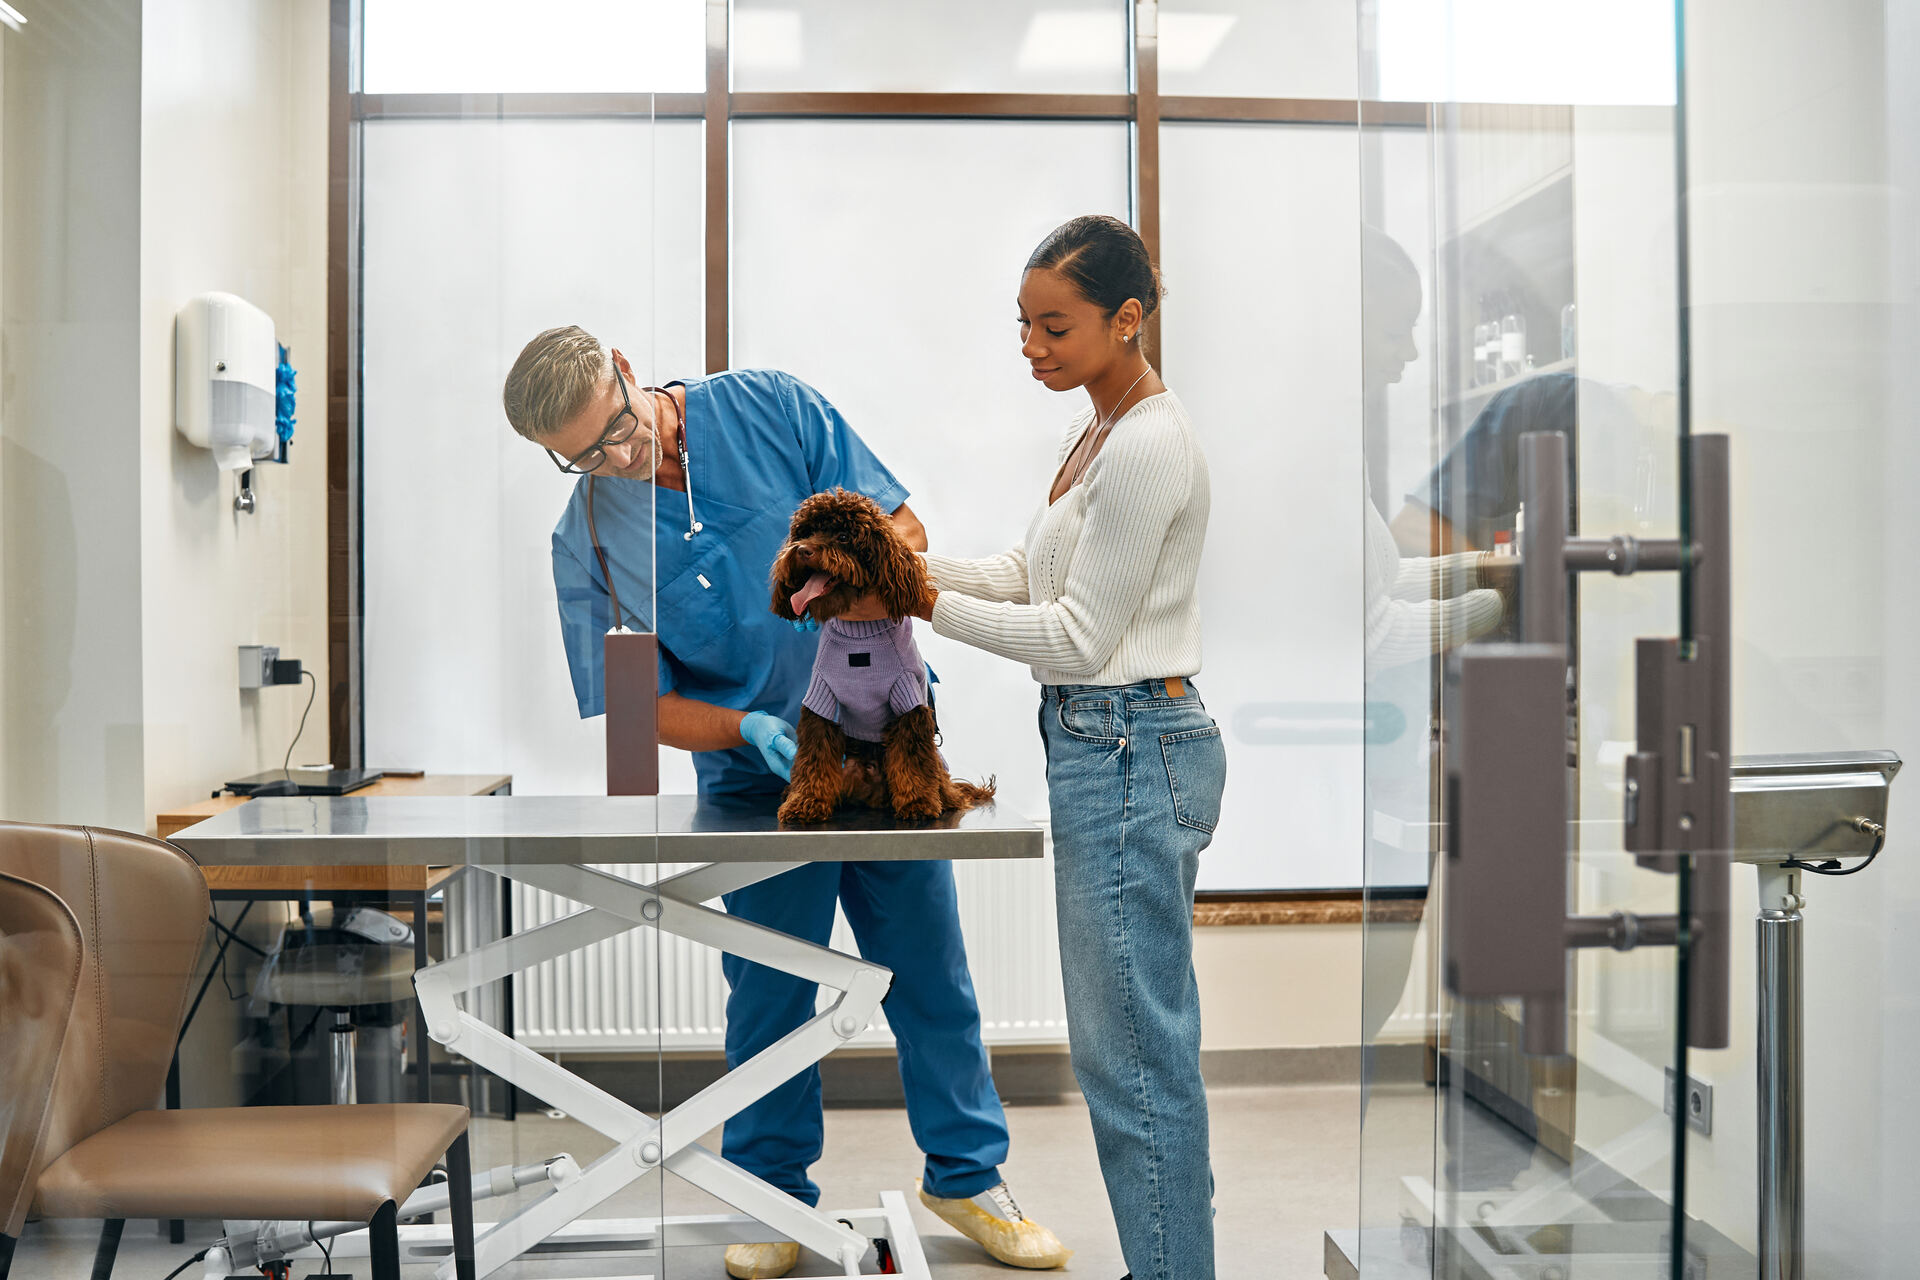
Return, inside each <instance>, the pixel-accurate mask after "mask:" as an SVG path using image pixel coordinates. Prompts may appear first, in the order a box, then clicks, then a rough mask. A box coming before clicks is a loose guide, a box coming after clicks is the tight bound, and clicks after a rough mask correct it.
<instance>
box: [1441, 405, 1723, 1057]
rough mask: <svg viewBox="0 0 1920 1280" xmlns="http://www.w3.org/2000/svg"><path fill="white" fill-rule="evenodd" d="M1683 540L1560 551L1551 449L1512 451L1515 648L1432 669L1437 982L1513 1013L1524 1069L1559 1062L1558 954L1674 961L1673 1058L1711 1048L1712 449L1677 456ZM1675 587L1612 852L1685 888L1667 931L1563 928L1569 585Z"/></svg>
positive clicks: (1718, 828)
mask: <svg viewBox="0 0 1920 1280" xmlns="http://www.w3.org/2000/svg"><path fill="white" fill-rule="evenodd" d="M1687 447H1688V451H1689V452H1688V462H1689V464H1690V465H1689V472H1690V493H1689V496H1690V499H1691V502H1692V526H1693V534H1694V537H1693V539H1692V540H1691V542H1690V543H1689V544H1687V545H1684V546H1683V545H1682V543H1681V542H1679V541H1677V540H1667V541H1639V540H1636V539H1633V538H1630V537H1626V536H1620V537H1613V538H1604V539H1596V538H1574V537H1569V536H1568V524H1569V520H1568V511H1569V507H1568V501H1567V440H1566V437H1565V436H1564V435H1563V434H1561V433H1559V432H1532V433H1529V434H1526V435H1523V436H1521V437H1520V485H1521V493H1522V494H1523V495H1524V498H1525V502H1526V507H1527V525H1526V529H1525V530H1524V532H1523V533H1522V535H1521V549H1520V554H1521V557H1522V560H1521V566H1520V582H1521V612H1520V622H1521V631H1520V635H1521V641H1522V642H1521V643H1519V644H1474V645H1468V646H1466V647H1464V648H1463V649H1461V650H1460V651H1459V653H1458V655H1457V656H1456V657H1455V659H1454V660H1453V661H1452V662H1451V663H1450V665H1449V672H1448V700H1449V705H1450V711H1451V719H1452V722H1453V724H1454V727H1455V733H1456V742H1455V744H1454V749H1453V751H1452V753H1451V755H1450V757H1449V764H1448V789H1447V825H1448V833H1449V834H1448V842H1447V865H1448V874H1449V876H1450V877H1451V881H1450V885H1451V890H1452V892H1451V895H1450V897H1451V901H1450V903H1449V908H1448V911H1447V915H1446V919H1447V934H1448V936H1447V956H1448V961H1447V968H1446V973H1447V981H1448V985H1449V987H1450V988H1451V989H1452V990H1454V991H1455V992H1456V993H1457V994H1460V995H1464V996H1469V997H1514V996H1517V997H1520V998H1521V999H1522V1000H1523V1001H1524V1002H1525V1006H1526V1008H1525V1027H1526V1048H1527V1051H1528V1052H1530V1053H1564V1052H1565V1051H1566V992H1567V954H1566V953H1567V951H1568V949H1570V948H1575V947H1583V946H1612V947H1615V948H1616V949H1620V950H1626V949H1628V948H1631V947H1636V946H1655V945H1685V946H1686V947H1687V948H1688V950H1687V953H1686V954H1687V959H1688V962H1689V966H1688V984H1689V985H1688V994H1687V1012H1688V1043H1689V1044H1691V1045H1692V1046H1693V1047H1694V1048H1700V1049H1715V1048H1724V1047H1725V1046H1726V1044H1727V1036H1728V1027H1727V981H1728V955H1729V952H1728V941H1729V920H1728V910H1727V892H1728V850H1729V846H1730V845H1731V843H1732V830H1733V827H1732V809H1731V797H1730V791H1729V779H1728V764H1727V762H1728V758H1729V744H1730V741H1731V714H1730V696H1731V685H1730V672H1729V662H1728V655H1729V653H1730V647H1731V646H1730V626H1731V617H1732V609H1731V575H1730V574H1729V571H1728V552H1729V548H1730V546H1731V529H1730V523H1729V519H1728V506H1727V438H1726V437H1725V436H1694V437H1692V438H1691V439H1690V440H1689V441H1688V442H1687ZM1682 568H1686V569H1690V570H1691V580H1690V583H1689V588H1688V589H1687V590H1685V591H1683V592H1682V603H1683V607H1684V608H1685V609H1686V610H1687V616H1688V621H1689V624H1690V625H1689V626H1688V628H1687V639H1686V640H1685V641H1682V640H1680V639H1673V638H1663V639H1643V640H1641V641H1639V643H1638V645H1637V648H1636V653H1635V666H1636V674H1637V682H1638V683H1637V711H1636V716H1637V721H1638V731H1637V735H1638V741H1637V743H1636V746H1637V748H1638V749H1637V750H1636V752H1635V754H1634V755H1632V756H1631V757H1629V758H1628V760H1627V766H1626V780H1625V791H1626V798H1625V814H1624V816H1625V819H1626V832H1627V837H1626V845H1627V848H1628V849H1629V850H1630V851H1632V852H1633V853H1634V854H1635V855H1636V860H1637V861H1638V862H1639V863H1640V864H1641V865H1642V866H1646V867H1650V868H1653V869H1656V870H1663V871H1679V870H1680V869H1682V867H1683V866H1684V867H1685V868H1686V869H1687V871H1688V874H1689V879H1688V881H1687V882H1686V884H1687V888H1688V889H1689V890H1690V892H1688V893H1684V894H1683V895H1682V897H1683V899H1687V901H1684V902H1683V904H1682V907H1683V910H1682V911H1681V912H1679V913H1676V914H1675V915H1673V916H1664V917H1660V916H1656V917H1643V918H1636V917H1633V916H1631V915H1628V914H1626V913H1619V912H1616V913H1615V914H1614V915H1613V916H1612V917H1598V916H1596V917H1580V916H1569V915H1568V913H1567V901H1566V884H1567V867H1566V857H1567V829H1568V828H1567V812H1568V780H1567V774H1566V758H1567V751H1568V745H1567V729H1566V724H1567V720H1566V716H1567V683H1566V668H1567V663H1568V648H1567V640H1568V628H1569V625H1570V617H1569V609H1568V602H1569V599H1570V593H1569V590H1568V574H1570V573H1578V572H1608V573H1614V574H1621V575H1625V574H1630V573H1642V572H1650V571H1673V570H1679V569H1682Z"/></svg>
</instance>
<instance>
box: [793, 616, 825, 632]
mask: <svg viewBox="0 0 1920 1280" xmlns="http://www.w3.org/2000/svg"><path fill="white" fill-rule="evenodd" d="M793 629H794V630H795V631H818V630H819V629H820V623H819V622H818V621H816V620H815V618H814V616H813V615H812V614H810V613H803V614H801V615H800V616H799V617H797V618H795V619H794V620H793Z"/></svg>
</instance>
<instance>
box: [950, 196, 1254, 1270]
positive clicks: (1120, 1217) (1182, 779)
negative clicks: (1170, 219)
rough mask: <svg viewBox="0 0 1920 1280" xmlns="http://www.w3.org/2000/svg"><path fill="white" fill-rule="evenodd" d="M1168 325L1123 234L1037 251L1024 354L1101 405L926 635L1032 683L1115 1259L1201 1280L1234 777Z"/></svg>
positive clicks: (1076, 236) (1192, 453)
mask: <svg viewBox="0 0 1920 1280" xmlns="http://www.w3.org/2000/svg"><path fill="white" fill-rule="evenodd" d="M1159 301H1160V285H1159V280H1158V278H1157V276H1156V274H1155V272H1154V269H1153V264H1152V263H1151V262H1150V261H1149V260H1148V257H1147V250H1146V246H1145V245H1144V244H1143V243H1141V240H1140V237H1139V236H1138V235H1136V234H1135V233H1134V231H1133V229H1132V228H1131V227H1129V226H1127V225H1126V224H1125V223H1124V222H1121V221H1119V220H1117V219H1114V218H1107V217H1082V218H1075V219H1074V220H1073V221H1071V222H1069V223H1067V224H1066V225H1065V226H1063V227H1061V228H1059V229H1058V230H1056V231H1055V232H1054V233H1053V234H1052V235H1050V236H1048V237H1047V238H1046V239H1045V240H1044V241H1042V242H1041V244H1040V247H1039V248H1038V249H1036V250H1034V252H1033V256H1032V257H1031V258H1029V259H1028V261H1027V266H1026V271H1025V274H1024V275H1023V277H1022V279H1021V282H1020V335H1021V338H1022V346H1021V354H1023V355H1024V356H1026V358H1027V361H1028V363H1030V364H1031V365H1032V366H1033V376H1034V378H1035V379H1036V380H1037V381H1039V382H1040V383H1042V384H1043V385H1044V386H1046V387H1047V388H1048V389H1049V390H1052V391H1072V390H1074V389H1076V388H1084V389H1085V390H1086V392H1087V397H1088V399H1089V401H1091V403H1090V404H1089V405H1088V407H1087V408H1086V409H1084V410H1082V411H1081V412H1080V414H1079V415H1078V416H1076V417H1075V419H1074V421H1073V425H1072V427H1071V429H1070V430H1069V431H1068V432H1067V435H1066V438H1065V440H1064V441H1063V442H1062V443H1061V447H1060V464H1059V468H1058V470H1057V471H1056V472H1055V474H1054V477H1053V480H1052V484H1051V487H1050V489H1049V491H1048V493H1047V496H1046V501H1045V502H1043V503H1041V504H1040V508H1039V510H1038V511H1037V512H1036V513H1035V514H1034V517H1033V521H1032V523H1031V524H1029V525H1028V527H1027V535H1026V539H1025V541H1024V542H1022V543H1021V545H1019V546H1017V547H1015V548H1014V549H1013V550H1011V551H1009V552H1007V553H1006V554H1005V555H1001V556H994V557H992V558H990V559H985V560H954V559H949V558H947V557H944V556H936V555H929V556H928V557H927V565H928V568H929V569H930V570H931V572H932V577H933V583H934V586H935V587H936V588H937V589H938V594H937V595H936V596H935V598H934V600H933V601H932V604H931V607H930V608H929V609H928V610H927V612H926V613H925V614H923V616H924V617H926V618H928V620H929V621H931V622H932V623H933V628H934V630H935V631H937V632H939V633H940V634H941V635H944V636H951V637H952V638H954V639H956V640H961V641H964V642H966V643H968V644H971V645H975V646H977V647H979V648H982V649H986V650H988V651H990V652H993V653H997V654H1000V655H1002V656H1004V657H1008V658H1012V659H1015V660H1017V661H1021V662H1026V663H1028V664H1030V665H1031V666H1032V668H1033V674H1034V678H1035V679H1036V680H1038V681H1039V682H1040V685H1041V697H1040V734H1041V738H1042V740H1043V742H1044V743H1045V746H1046V751H1047V787H1048V791H1049V794H1050V798H1051V807H1052V810H1053V857H1054V876H1055V881H1056V884H1057V889H1058V892H1057V899H1058V911H1059V920H1060V962H1061V966H1060V967H1061V971H1062V974H1063V976H1064V978H1065V981H1066V995H1067V1019H1068V1029H1069V1035H1070V1038H1071V1040H1072V1045H1073V1067H1074V1074H1075V1075H1076V1076H1077V1077H1078V1078H1079V1081H1080V1088H1081V1091H1082V1092H1083V1093H1084V1094H1085V1095H1086V1099H1087V1105H1088V1108H1089V1110H1090V1111H1091V1113H1092V1116H1093V1131H1094V1140H1095V1142H1096V1144H1097V1146H1098V1148H1099V1152H1100V1167H1101V1172H1102V1173H1103V1175H1104V1176H1105V1178H1106V1183H1107V1197H1108V1200H1109V1202H1110V1203H1111V1204H1112V1207H1113V1216H1114V1221H1115V1222H1116V1223H1117V1225H1118V1227H1119V1231H1120V1243H1121V1248H1122V1250H1123V1251H1124V1252H1125V1254H1126V1260H1127V1266H1128V1267H1129V1268H1131V1274H1132V1275H1133V1276H1134V1277H1136V1278H1137V1280H1149V1278H1151V1280H1173V1278H1174V1277H1176V1276H1177V1277H1178V1278H1179V1280H1207V1278H1209V1277H1211V1276H1212V1275H1213V1216H1212V1213H1213V1211H1212V1197H1213V1186H1212V1174H1211V1171H1210V1167H1209V1165H1208V1159H1207V1099H1206V1093H1205V1090H1204V1089H1203V1088H1202V1085H1201V1081H1200V1000H1199V990H1198V986H1197V984H1196V982H1195V980H1194V974H1193V884H1194V877H1195V875H1196V874H1197V872H1198V869H1199V861H1200V851H1201V850H1202V849H1205V848H1206V847H1207V845H1208V843H1209V842H1210V841H1211V840H1212V838H1213V828H1214V826H1215V824H1216V823H1217V822H1218V821H1219V818H1220V793H1221V789H1222V787H1223V786H1224V785H1225V782H1226V770H1227V760H1226V750H1225V747H1224V745H1223V744H1222V742H1221V738H1220V729H1219V726H1218V725H1216V724H1215V723H1214V721H1213V719H1212V718H1211V717H1210V716H1208V714H1207V710H1206V707H1205V706H1204V705H1202V703H1201V701H1200V694H1199V691H1198V690H1197V689H1195V688H1194V686H1193V684H1192V678H1193V676H1194V674H1195V673H1196V672H1198V671H1199V670H1200V603H1199V600H1198V599H1197V598H1196V593H1195V580H1196V578H1197V576H1198V573H1199V568H1200V548H1201V544H1202V542H1203V541H1204V540H1205V537H1206V531H1207V510H1208V483H1207V463H1206V459H1205V458H1204V457H1203V456H1202V455H1201V452H1200V443H1199V441H1198V439H1197V438H1196V437H1195V434H1194V430H1193V424H1192V423H1191V422H1189V421H1188V419H1187V412H1186V409H1185V408H1183V407H1182V406H1181V404H1180V401H1179V400H1178V399H1177V398H1176V397H1175V396H1174V394H1173V393H1172V392H1171V391H1168V390H1167V389H1166V387H1165V386H1164V385H1163V384H1162V383H1161V381H1160V378H1159V376H1158V375H1156V374H1155V373H1154V371H1153V368H1152V366H1150V365H1149V364H1148V363H1147V360H1146V357H1145V355H1144V354H1142V352H1141V350H1140V342H1141V339H1140V332H1141V326H1142V325H1143V324H1144V323H1145V322H1146V320H1147V317H1148V316H1150V315H1152V314H1153V311H1154V308H1155V307H1156V306H1157V305H1158V304H1159Z"/></svg>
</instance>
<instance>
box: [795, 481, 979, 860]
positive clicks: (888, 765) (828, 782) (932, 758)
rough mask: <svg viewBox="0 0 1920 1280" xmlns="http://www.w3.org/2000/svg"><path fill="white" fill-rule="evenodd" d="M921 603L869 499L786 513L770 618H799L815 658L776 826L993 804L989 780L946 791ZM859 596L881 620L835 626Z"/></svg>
mask: <svg viewBox="0 0 1920 1280" xmlns="http://www.w3.org/2000/svg"><path fill="white" fill-rule="evenodd" d="M927 594H928V587H927V571H926V566H925V565H924V564H923V563H922V562H921V560H920V557H918V556H916V555H915V554H914V553H913V550H912V548H910V547H908V546H907V544H906V542H905V541H903V540H902V539H901V537H900V534H899V533H898V532H897V531H896V530H895V529H894V527H893V521H892V520H891V519H890V518H889V517H888V516H887V513H886V512H884V511H882V510H881V509H880V506H879V504H878V503H876V502H874V501H873V499H871V498H868V497H866V496H864V495H862V494H858V493H849V492H847V491H846V490H845V489H835V490H833V491H832V492H831V493H816V494H814V495H813V496H812V497H811V498H808V499H807V500H806V501H805V502H803V503H801V504H800V509H799V510H798V511H795V512H794V513H793V524H792V526H791V528H790V529H789V530H788V532H787V545H786V546H785V547H783V548H781V551H780V554H779V556H778V557H777V558H776V559H775V560H774V562H773V611H774V612H775V613H777V614H779V615H780V616H781V617H783V618H786V619H789V620H793V619H797V618H799V617H800V615H801V614H803V613H805V614H810V615H811V616H812V617H813V618H814V619H815V621H817V622H819V623H820V651H819V653H818V654H817V655H816V656H815V657H814V662H813V682H812V684H811V685H810V686H808V689H807V696H806V700H805V701H804V702H803V703H802V705H801V710H800V728H799V733H800V749H799V752H798V753H797V754H796V755H795V757H794V761H793V779H792V781H791V783H789V785H788V787H787V795H786V799H785V800H784V801H783V802H782V803H781V805H780V820H781V821H782V822H791V823H802V824H805V823H815V822H825V821H826V820H827V819H828V818H830V817H832V816H833V813H834V811H835V810H836V809H838V808H840V807H842V806H843V805H845V806H864V807H867V808H873V809H892V810H893V812H894V814H895V816H897V817H900V818H908V819H923V818H937V817H939V816H940V815H941V814H942V813H945V812H946V811H948V810H949V809H971V808H973V807H974V806H975V805H980V804H984V803H986V802H987V801H988V800H991V799H992V798H993V781H992V779H988V781H987V785H985V786H984V787H982V786H975V785H974V784H973V783H970V782H956V781H954V779H953V778H952V776H951V775H949V774H948V773H947V765H946V762H945V761H944V760H942V759H941V758H940V751H939V747H938V745H937V744H936V742H935V737H936V735H937V732H938V729H937V726H936V725H935V723H934V718H933V706H932V703H931V700H930V697H929V691H928V684H927V664H926V663H925V662H924V661H923V660H922V659H921V657H920V648H919V646H918V645H916V644H915V643H914V642H913V614H914V613H915V612H916V611H917V610H918V609H919V608H920V607H921V606H922V604H923V603H924V602H925V600H926V598H927ZM869 595H871V596H873V597H875V598H876V599H878V600H879V601H880V603H881V606H882V607H883V608H885V609H886V611H887V614H888V616H887V617H886V618H885V619H883V620H880V621H877V622H855V621H851V620H848V619H846V618H844V617H842V615H843V614H845V613H846V612H847V610H849V609H851V608H852V607H853V605H854V603H855V602H856V601H858V600H860V599H862V598H863V597H866V596H869Z"/></svg>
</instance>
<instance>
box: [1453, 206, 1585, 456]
mask: <svg viewBox="0 0 1920 1280" xmlns="http://www.w3.org/2000/svg"><path fill="white" fill-rule="evenodd" d="M1574 233H1575V228H1574V216H1573V180H1572V171H1571V170H1570V169H1558V170H1555V171H1553V172H1551V173H1549V174H1548V175H1546V176H1545V177H1544V178H1542V179H1541V180H1540V181H1537V182H1534V183H1532V184H1530V185H1528V186H1527V187H1525V188H1524V189H1523V190H1521V191H1519V192H1518V193H1517V194H1515V195H1514V196H1513V197H1512V198H1511V199H1508V200H1506V201H1504V202H1502V203H1501V204H1500V205H1498V206H1497V207H1495V208H1494V209H1492V210H1491V211H1489V212H1488V213H1487V214H1486V215H1485V216H1482V217H1479V218H1475V219H1474V220H1473V221H1472V222H1470V223H1468V224H1467V225H1465V226H1463V227H1462V228H1461V230H1460V231H1459V232H1458V233H1457V234H1455V235H1454V236H1452V237H1450V238H1449V239H1447V240H1445V241H1444V242H1443V243H1442V247H1441V254H1440V263H1441V268H1440V270H1441V275H1440V285H1439V291H1438V294H1437V296H1440V297H1442V298H1445V299H1446V300H1447V304H1446V305H1444V306H1442V307H1441V308H1439V317H1438V319H1439V335H1438V339H1437V346H1438V348H1439V350H1440V351H1441V352H1442V353H1443V367H1444V369H1445V370H1446V371H1447V372H1446V374H1445V375H1443V399H1442V403H1441V408H1442V410H1443V414H1444V418H1445V429H1446V431H1447V433H1448V435H1449V437H1450V438H1451V437H1452V436H1453V435H1455V434H1456V433H1458V432H1461V431H1464V430H1465V429H1466V427H1467V426H1468V424H1469V423H1470V422H1471V421H1472V419H1473V417H1474V415H1475V414H1477V413H1478V412H1479V411H1480V410H1481V409H1482V408H1484V407H1485V405H1486V404H1487V402H1488V401H1490V400H1492V399H1493V397H1495V396H1496V395H1498V394H1499V393H1500V392H1502V391H1504V390H1506V389H1507V388H1509V387H1511V386H1515V385H1517V384H1519V383H1522V382H1525V381H1526V380H1527V379H1529V378H1537V377H1541V376H1543V375H1549V374H1554V373H1570V372H1572V371H1573V358H1574V355H1575V346H1576V343H1577V341H1578V335H1577V333H1576V332H1575V330H1576V328H1577V322H1578V316H1577V309H1576V308H1575V307H1574V306H1573V305H1572V304H1574V302H1575V299H1576V298H1577V296H1578V294H1579V286H1578V273H1577V270H1576V264H1575V253H1574Z"/></svg>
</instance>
